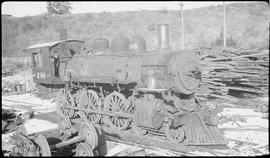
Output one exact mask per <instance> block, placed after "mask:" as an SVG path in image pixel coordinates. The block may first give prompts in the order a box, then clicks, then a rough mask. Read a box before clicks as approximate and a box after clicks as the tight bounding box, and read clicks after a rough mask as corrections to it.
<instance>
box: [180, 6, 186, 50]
mask: <svg viewBox="0 0 270 158" xmlns="http://www.w3.org/2000/svg"><path fill="white" fill-rule="evenodd" d="M183 6H184V4H183V1H181V3H180V7H181V38H182V50H184V49H185V45H184V43H185V42H184V11H183Z"/></svg>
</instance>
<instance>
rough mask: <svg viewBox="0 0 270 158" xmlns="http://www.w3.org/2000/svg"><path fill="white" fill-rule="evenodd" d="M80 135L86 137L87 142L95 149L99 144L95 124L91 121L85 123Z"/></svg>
mask: <svg viewBox="0 0 270 158" xmlns="http://www.w3.org/2000/svg"><path fill="white" fill-rule="evenodd" d="M79 136H80V137H82V138H85V142H86V143H87V144H88V145H89V146H90V147H91V149H95V148H96V147H97V146H98V134H97V130H96V128H95V126H94V125H92V124H91V123H83V124H82V125H81V127H80V131H79Z"/></svg>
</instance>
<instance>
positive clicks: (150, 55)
mask: <svg viewBox="0 0 270 158" xmlns="http://www.w3.org/2000/svg"><path fill="white" fill-rule="evenodd" d="M157 30H158V31H157V32H158V46H159V48H158V49H157V50H155V51H147V50H146V42H145V40H144V39H143V38H142V37H141V36H134V37H133V38H132V39H131V40H129V38H127V37H126V36H123V35H121V36H117V37H115V38H114V39H112V42H111V45H110V44H109V41H108V40H107V39H105V38H100V39H96V40H94V42H93V52H90V53H86V52H82V51H81V50H82V45H83V42H82V41H78V40H64V41H58V42H54V43H49V44H45V45H42V47H41V46H40V45H39V46H34V47H30V48H28V50H34V49H33V48H37V47H38V48H43V47H44V46H45V47H46V48H47V49H44V48H43V49H40V50H41V51H40V52H37V51H32V54H33V62H34V63H33V65H34V67H33V74H34V81H38V82H39V83H42V82H43V83H42V84H43V85H44V86H51V85H54V86H55V85H65V86H64V87H61V86H60V87H61V91H60V92H59V94H58V96H57V113H58V115H64V116H66V117H69V118H70V119H74V118H81V119H83V120H84V121H89V122H91V123H94V124H100V125H108V126H109V127H110V128H112V129H115V130H132V131H133V132H135V133H137V134H142V135H146V134H147V133H152V134H156V135H160V136H165V137H166V138H167V139H168V140H170V141H172V142H176V143H188V144H196V145H204V144H208V145H209V144H224V143H226V140H225V138H224V137H223V135H222V134H221V132H220V131H219V130H218V128H217V114H216V113H215V112H213V111H211V110H209V109H207V108H206V107H204V106H203V105H202V104H200V102H199V100H198V99H197V98H196V95H195V91H196V89H197V88H198V87H199V84H200V81H201V71H200V68H199V58H198V55H197V54H196V52H194V51H192V50H184V51H174V50H172V49H171V48H170V46H169V26H168V25H167V24H160V25H158V29H157ZM42 51H43V52H42ZM37 53H40V56H41V57H43V58H38V55H37ZM42 59H44V60H45V59H46V60H45V61H43V62H41V63H40V61H42Z"/></svg>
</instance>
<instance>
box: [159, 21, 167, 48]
mask: <svg viewBox="0 0 270 158" xmlns="http://www.w3.org/2000/svg"><path fill="white" fill-rule="evenodd" d="M158 48H159V49H169V48H170V41H169V24H159V25H158Z"/></svg>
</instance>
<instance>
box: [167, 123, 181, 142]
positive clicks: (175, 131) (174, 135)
mask: <svg viewBox="0 0 270 158" xmlns="http://www.w3.org/2000/svg"><path fill="white" fill-rule="evenodd" d="M166 136H167V138H168V139H169V140H170V141H172V142H174V143H181V142H182V141H183V140H184V138H185V132H184V126H181V127H178V128H173V127H171V126H170V125H169V124H168V125H167V126H166Z"/></svg>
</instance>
